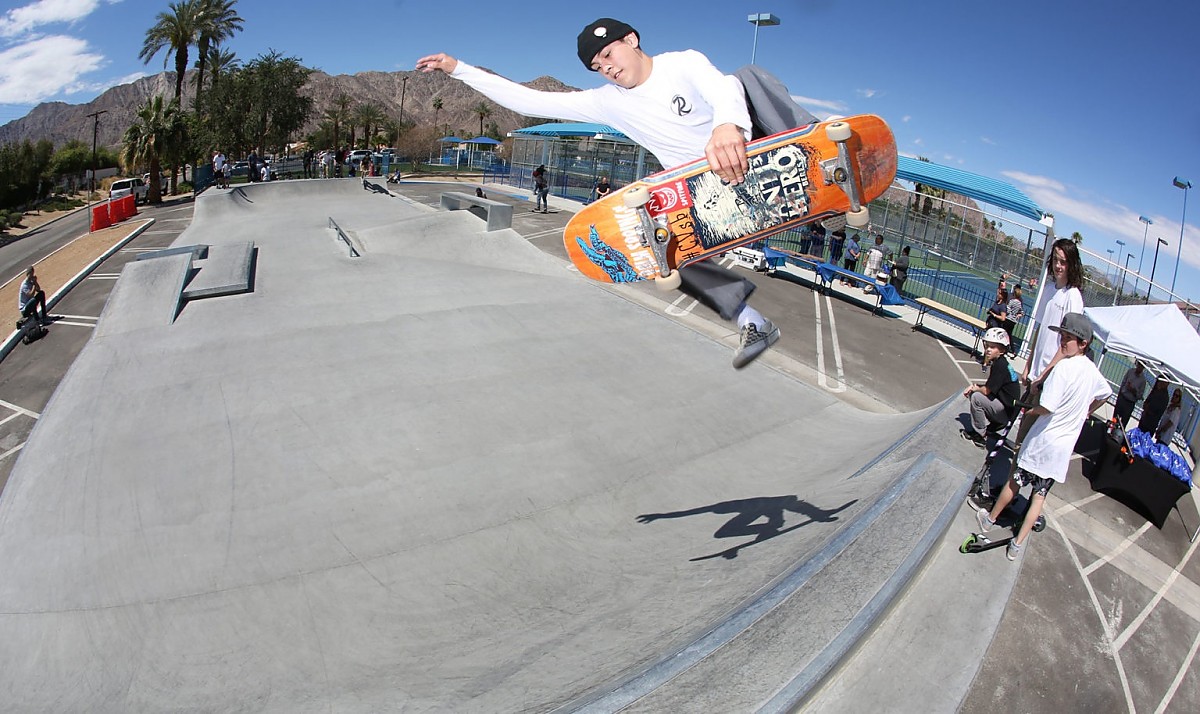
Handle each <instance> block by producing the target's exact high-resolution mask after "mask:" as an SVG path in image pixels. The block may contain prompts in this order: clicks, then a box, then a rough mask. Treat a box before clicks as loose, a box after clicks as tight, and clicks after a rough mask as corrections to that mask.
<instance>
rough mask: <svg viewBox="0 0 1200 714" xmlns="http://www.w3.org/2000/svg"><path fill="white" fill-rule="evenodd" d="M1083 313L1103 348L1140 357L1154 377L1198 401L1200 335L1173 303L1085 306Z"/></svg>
mask: <svg viewBox="0 0 1200 714" xmlns="http://www.w3.org/2000/svg"><path fill="white" fill-rule="evenodd" d="M1083 312H1084V314H1085V315H1087V316H1088V318H1089V319H1090V320H1091V321H1092V327H1093V329H1094V330H1095V337H1096V339H1097V340H1099V341H1101V342H1103V343H1104V349H1105V351H1107V352H1118V353H1120V354H1125V355H1129V356H1131V357H1134V358H1137V359H1140V360H1142V361H1143V362H1145V364H1146V367H1147V368H1149V369H1150V370H1151V371H1152V372H1153V373H1154V374H1155V376H1156V377H1165V378H1166V379H1167V381H1168V382H1173V383H1175V384H1179V385H1181V386H1183V388H1184V389H1185V390H1186V391H1187V392H1188V393H1189V394H1191V396H1192V398H1193V399H1196V400H1198V401H1200V334H1197V333H1196V329H1195V328H1194V327H1192V325H1191V323H1189V322H1188V320H1187V318H1186V317H1184V315H1183V312H1182V311H1181V310H1180V309H1179V307H1178V306H1177V305H1175V304H1174V303H1167V304H1163V305H1123V306H1120V307H1089V308H1084V311H1083Z"/></svg>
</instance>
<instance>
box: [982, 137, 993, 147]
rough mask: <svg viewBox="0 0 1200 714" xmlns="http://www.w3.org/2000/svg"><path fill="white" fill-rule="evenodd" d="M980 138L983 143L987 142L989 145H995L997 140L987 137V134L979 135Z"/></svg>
mask: <svg viewBox="0 0 1200 714" xmlns="http://www.w3.org/2000/svg"><path fill="white" fill-rule="evenodd" d="M979 140H980V141H982V142H983V143H985V144H987V145H988V146H995V145H996V142H994V141H992V140H991V139H989V138H988V137H986V136H981V137H979Z"/></svg>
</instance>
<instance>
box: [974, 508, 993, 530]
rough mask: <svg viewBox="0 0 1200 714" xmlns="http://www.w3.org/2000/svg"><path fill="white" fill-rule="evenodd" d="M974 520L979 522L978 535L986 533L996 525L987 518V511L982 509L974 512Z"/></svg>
mask: <svg viewBox="0 0 1200 714" xmlns="http://www.w3.org/2000/svg"><path fill="white" fill-rule="evenodd" d="M975 520H976V521H978V522H979V532H980V533H987V532H988V531H990V530H991V529H992V526H994V525H996V522H995V521H993V520H992V519H991V518H989V517H988V512H987V510H986V509H983V508H980V509H979V510H977V511H975Z"/></svg>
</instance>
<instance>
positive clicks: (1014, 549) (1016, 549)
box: [1005, 540, 1021, 560]
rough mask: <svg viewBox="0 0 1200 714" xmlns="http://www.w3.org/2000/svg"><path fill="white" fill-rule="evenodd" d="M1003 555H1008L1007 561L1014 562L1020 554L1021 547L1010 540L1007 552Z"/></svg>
mask: <svg viewBox="0 0 1200 714" xmlns="http://www.w3.org/2000/svg"><path fill="white" fill-rule="evenodd" d="M1005 553H1006V555H1008V559H1009V560H1016V559H1017V556H1019V555H1020V554H1021V546H1019V545H1017V542H1016V541H1015V540H1010V541H1009V542H1008V550H1007V551H1006V552H1005Z"/></svg>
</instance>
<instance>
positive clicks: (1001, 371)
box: [962, 327, 1021, 447]
mask: <svg viewBox="0 0 1200 714" xmlns="http://www.w3.org/2000/svg"><path fill="white" fill-rule="evenodd" d="M1008 344H1009V341H1008V333H1007V332H1005V331H1004V329H1003V328H1000V327H993V328H990V329H989V330H988V331H987V332H985V333H983V363H984V365H988V364H990V365H991V371H990V372H989V373H988V378H987V381H986V382H984V383H983V384H982V385H979V384H972V385H971V386H969V387H967V388H966V390H964V391H963V396H964V397H966V398H967V399H969V400H970V402H971V427H972V428H964V429H963V430H962V437H963V438H964V439H966V440H967V441H970V442H972V443H974V444H975V445H976V446H981V447H982V446H986V445H987V434H986V432H987V431H988V430H989V429H992V428H999V427H1001V426H1004V425H1005V424H1007V423H1008V422H1009V421H1010V420H1011V419H1012V417H1013V415H1014V414H1015V412H1016V403H1017V398H1018V397H1019V396H1020V394H1021V387H1020V384H1019V383H1018V382H1017V373H1016V372H1015V371H1014V370H1013V369H1012V367H1011V366H1010V365H1009V364H1008V358H1007V357H1006V356H1005V355H1006V354H1007V353H1008Z"/></svg>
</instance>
